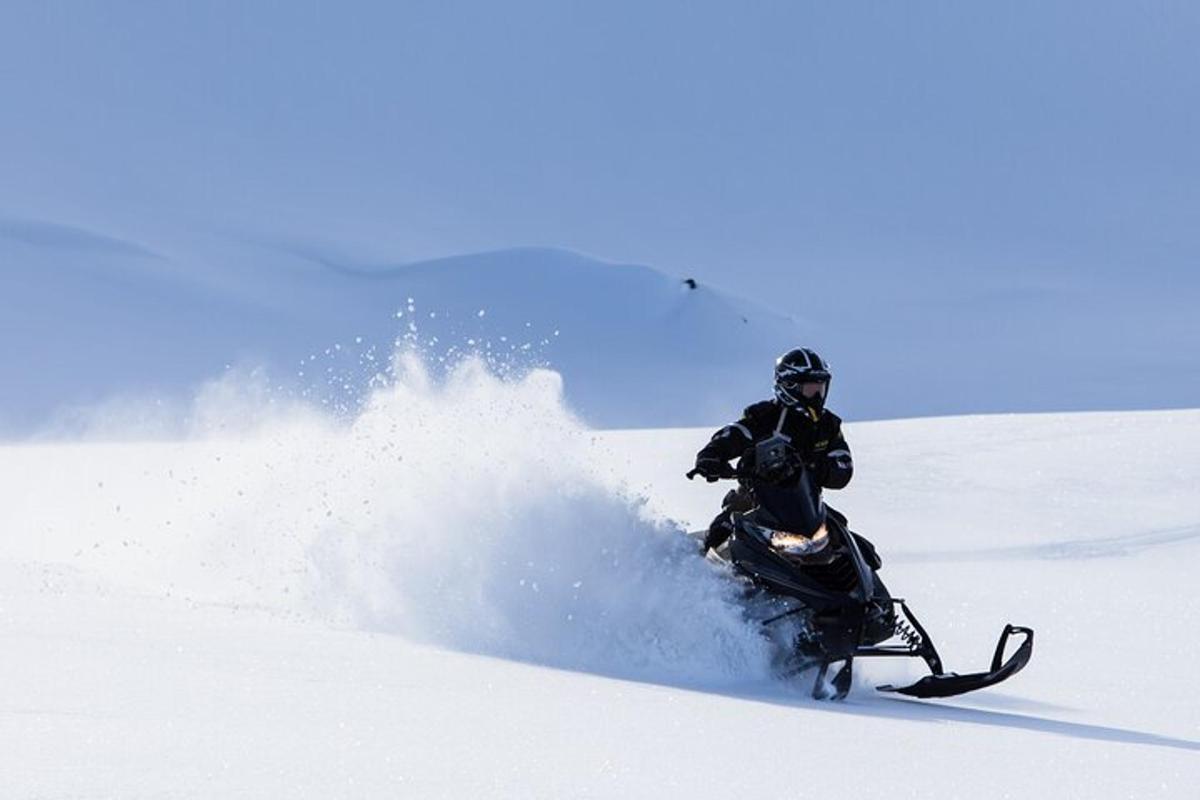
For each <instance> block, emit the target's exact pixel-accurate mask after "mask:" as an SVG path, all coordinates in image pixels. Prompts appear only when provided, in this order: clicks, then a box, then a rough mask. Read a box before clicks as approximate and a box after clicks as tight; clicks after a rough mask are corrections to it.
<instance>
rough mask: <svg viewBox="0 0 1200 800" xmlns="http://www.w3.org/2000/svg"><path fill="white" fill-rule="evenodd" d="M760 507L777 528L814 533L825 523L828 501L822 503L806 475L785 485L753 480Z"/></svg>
mask: <svg viewBox="0 0 1200 800" xmlns="http://www.w3.org/2000/svg"><path fill="white" fill-rule="evenodd" d="M754 495H755V497H756V498H758V504H759V507H760V508H761V509H762V511H763V512H765V513H766V515H768V516H769V517H770V520H761V522H767V521H770V522H774V523H775V525H774V526H773V527H775V528H776V529H777V530H782V531H788V532H789V533H798V534H800V535H802V536H812V535H813V534H814V533H816V532H817V529H818V528H820V527H821V526H822V525H824V524H825V504H824V503H823V502H821V500H820V498H819V496H818V495H817V492H816V490H815V489H814V488H813V486H812V483H811V481H810V480H809V478H808V475H807V474H804V475H801V476H800V479H799V480H798V481H796V482H794V483H791V484H789V485H785V486H778V485H773V484H769V483H765V482H762V481H755V482H754Z"/></svg>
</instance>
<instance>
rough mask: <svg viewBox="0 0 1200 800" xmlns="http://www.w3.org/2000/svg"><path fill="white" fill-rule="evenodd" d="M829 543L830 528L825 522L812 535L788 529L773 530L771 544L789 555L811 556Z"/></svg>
mask: <svg viewBox="0 0 1200 800" xmlns="http://www.w3.org/2000/svg"><path fill="white" fill-rule="evenodd" d="M828 544H829V529H828V528H826V527H825V523H821V527H819V528H817V530H816V533H814V534H813V535H812V536H801V535H800V534H798V533H789V532H787V531H773V532H772V534H771V546H772V547H774V548H775V549H776V550H778V551H779V552H781V553H783V554H784V555H788V556H810V555H812V554H814V553H819V552H821V551H822V550H824V549H825V547H826V546H827V545H828Z"/></svg>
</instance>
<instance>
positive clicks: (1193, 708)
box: [0, 357, 1200, 798]
mask: <svg viewBox="0 0 1200 800" xmlns="http://www.w3.org/2000/svg"><path fill="white" fill-rule="evenodd" d="M397 366H398V370H397V372H396V373H395V376H394V379H393V380H391V381H389V382H388V384H387V385H384V386H378V387H376V388H375V389H374V390H373V391H372V393H371V394H370V396H369V398H368V401H367V402H366V403H365V404H364V405H363V407H362V408H361V409H360V410H359V411H357V412H356V413H354V414H353V415H351V416H350V417H349V418H347V417H346V416H345V415H343V416H342V417H340V418H339V417H337V416H335V415H330V414H329V413H328V412H324V411H322V412H318V411H316V410H314V409H313V408H312V407H299V406H291V407H287V408H283V407H277V408H274V409H273V410H272V411H271V412H270V413H269V414H268V415H267V416H265V417H260V418H258V419H257V420H253V421H251V422H249V423H248V422H247V421H246V420H244V419H243V416H244V415H243V411H244V409H243V407H242V406H240V405H239V398H240V397H241V396H240V395H239V394H238V393H237V392H236V391H232V390H231V391H228V392H225V393H220V392H208V393H206V394H205V395H204V397H203V398H201V399H199V400H198V401H197V405H196V407H197V408H202V410H203V414H204V416H205V419H207V420H209V422H210V425H208V426H207V428H206V430H207V431H208V433H205V434H203V435H201V434H195V435H193V436H190V437H188V438H175V439H160V440H141V441H138V440H127V441H108V442H98V443H70V442H58V443H42V444H9V445H6V446H4V447H3V448H0V485H3V486H4V487H5V497H6V501H5V503H4V504H2V505H0V531H3V533H4V535H3V536H2V537H0V651H2V652H3V653H4V658H3V659H0V736H2V737H3V741H4V742H5V747H4V748H3V749H2V752H0V774H3V775H4V793H5V794H8V795H11V796H14V797H32V796H37V797H68V796H71V797H74V796H120V797H176V798H185V797H206V798H207V797H222V798H236V797H264V796H289V797H320V798H331V797H384V796H404V797H464V796H480V795H486V796H492V797H563V796H573V797H662V796H664V794H666V795H670V796H680V797H698V798H706V797H712V798H725V797H729V796H731V795H735V794H736V795H742V794H748V795H753V796H757V797H797V796H813V797H826V796H837V795H842V794H846V793H854V794H862V795H864V796H887V795H890V794H893V793H896V792H903V793H905V794H911V795H913V796H920V797H971V798H993V797H995V798H1000V797H1013V796H1019V797H1061V798H1073V797H1079V798H1110V797H1111V798H1116V797H1122V798H1123V797H1165V798H1190V797H1192V796H1194V792H1195V786H1196V782H1197V779H1198V778H1200V759H1198V758H1197V755H1198V752H1200V703H1198V701H1197V700H1196V696H1195V693H1194V692H1192V691H1190V684H1191V678H1192V675H1191V673H1192V668H1193V666H1194V665H1195V664H1196V663H1197V662H1198V661H1200V644H1197V642H1196V640H1195V638H1194V636H1192V632H1191V627H1192V626H1191V622H1190V621H1191V620H1193V619H1195V617H1196V615H1197V613H1198V612H1200V607H1198V603H1197V600H1196V596H1195V593H1194V592H1192V591H1191V590H1190V588H1189V587H1190V586H1191V584H1192V580H1191V579H1192V573H1193V571H1194V569H1195V566H1196V563H1197V562H1196V557H1197V552H1198V551H1197V547H1198V538H1200V537H1198V535H1200V499H1198V496H1197V494H1196V492H1195V486H1196V485H1197V481H1198V480H1200V412H1197V411H1178V412H1155V413H1119V414H1118V413H1104V414H1078V415H1036V416H1015V415H1009V416H993V417H961V418H947V419H928V420H920V421H893V422H877V423H861V424H852V425H850V426H848V435H849V438H850V441H851V444H852V446H853V447H854V450H855V453H856V460H857V464H858V474H857V477H856V479H855V481H854V483H852V484H851V486H850V487H849V488H848V489H847V490H845V491H843V492H841V493H839V494H837V495H836V497H835V498H834V497H831V500H832V501H834V502H835V503H836V504H837V505H838V506H839V507H840V508H842V509H843V510H844V511H845V512H846V513H847V514H848V515H849V516H850V518H851V520H852V522H853V524H854V525H855V527H856V528H857V529H859V530H862V531H863V532H865V533H867V534H868V535H869V536H870V537H871V538H873V539H874V541H875V542H876V543H877V545H878V546H879V548H880V550H881V551H882V553H883V556H884V560H885V566H884V575H885V576H886V579H887V580H888V582H889V585H890V586H891V587H892V589H893V591H894V592H896V593H897V594H899V595H901V596H904V597H906V598H907V599H908V601H909V602H910V604H911V605H912V606H913V608H914V609H915V610H916V611H917V613H918V614H919V615H920V616H921V618H922V620H923V621H924V622H925V623H926V625H927V626H928V627H929V629H930V631H931V633H932V634H933V635H934V636H935V638H936V640H937V642H938V645H939V648H940V649H941V651H942V654H943V656H944V657H945V658H946V660H947V662H948V665H949V666H950V667H951V668H954V669H959V670H965V669H972V668H975V667H977V666H980V665H983V664H984V663H986V661H987V659H988V658H989V657H990V648H991V647H992V646H993V644H994V641H995V636H996V635H997V634H998V632H999V630H1000V627H1001V626H1002V625H1003V623H1005V622H1009V621H1012V622H1016V623H1020V624H1026V625H1030V626H1032V627H1034V628H1035V629H1036V631H1037V637H1038V638H1037V646H1036V651H1035V655H1034V660H1033V662H1032V663H1031V665H1030V666H1029V667H1028V668H1027V669H1026V670H1025V671H1024V672H1023V673H1021V674H1020V675H1018V676H1017V677H1016V678H1014V679H1013V680H1012V681H1010V682H1009V683H1006V684H1004V685H1003V686H1001V687H997V688H996V689H993V690H988V691H984V692H980V693H977V694H975V695H973V696H968V697H963V698H958V699H954V700H947V701H926V702H917V701H907V700H897V699H894V698H888V697H884V696H880V695H877V694H875V693H873V691H872V689H871V688H870V687H871V684H873V683H876V682H886V681H890V680H893V679H895V678H897V677H902V674H903V673H904V672H905V671H906V669H907V668H906V667H904V666H893V665H886V664H882V663H873V664H870V665H866V668H865V669H862V670H860V672H859V674H858V682H859V683H858V685H856V688H855V690H854V692H853V693H852V694H851V696H850V698H849V699H848V700H847V701H846V702H844V703H840V704H832V703H817V702H814V701H811V700H808V699H807V698H806V696H805V694H804V692H803V691H801V690H797V689H796V688H794V687H791V686H789V685H786V684H783V683H780V682H778V681H776V680H774V679H772V678H771V677H770V676H769V674H768V669H767V654H766V652H765V650H764V646H763V643H762V642H761V641H760V640H759V639H758V637H757V636H756V635H755V634H754V633H753V631H752V630H750V629H748V628H747V627H746V626H745V624H744V623H743V622H742V621H741V619H740V617H739V614H738V610H737V605H736V602H735V595H736V592H735V590H734V589H733V587H732V586H731V585H730V582H729V580H728V578H727V577H726V576H724V575H722V574H720V573H719V572H717V571H714V570H713V569H712V568H711V566H710V565H709V564H708V563H707V562H705V561H703V560H702V559H700V558H699V557H697V556H696V555H695V553H694V551H693V549H692V546H691V545H690V544H689V543H688V541H687V540H686V539H685V537H683V536H682V535H681V533H680V531H681V530H682V529H685V528H690V527H697V526H699V525H701V524H703V522H704V521H705V520H706V519H707V518H708V517H709V515H710V514H711V513H712V511H713V509H714V508H715V507H716V505H717V503H718V501H719V497H720V494H721V492H722V490H723V489H722V487H721V486H719V485H716V486H714V485H708V484H700V483H689V482H687V481H685V480H684V479H683V477H682V473H683V472H684V470H685V469H686V468H687V467H688V466H689V465H690V462H691V457H692V454H693V452H694V450H695V449H696V447H697V446H698V444H699V443H700V442H702V441H703V440H704V439H705V438H706V437H707V435H708V433H709V431H708V429H676V430H666V429H662V430H637V431H595V430H592V429H589V428H588V427H587V426H585V425H583V424H582V423H581V422H579V421H578V420H577V419H576V418H575V417H574V416H573V415H572V414H571V413H570V412H569V411H568V409H567V407H566V406H565V404H564V402H563V399H562V394H561V392H562V382H561V378H560V377H559V376H558V375H557V374H555V373H552V372H548V371H534V372H531V373H528V374H526V375H524V376H523V377H519V378H518V377H515V376H514V377H509V378H507V379H500V378H497V377H496V376H494V375H493V374H492V373H491V372H489V371H488V370H487V369H486V367H485V365H484V364H483V363H482V362H481V361H478V360H473V361H467V362H464V363H463V364H461V365H459V366H458V367H457V368H455V369H453V370H451V371H450V373H449V374H448V375H445V376H443V377H439V374H438V373H437V371H436V370H430V369H427V368H426V367H425V365H424V364H423V363H422V362H421V361H420V359H418V358H416V357H402V358H400V359H399V360H398V363H397ZM235 423H236V424H235ZM247 426H249V429H247ZM235 429H237V430H240V431H241V432H240V433H239V434H238V435H236V436H235V435H230V434H229V431H231V430H235ZM222 432H224V433H222ZM848 762H849V763H848Z"/></svg>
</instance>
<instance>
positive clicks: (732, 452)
mask: <svg viewBox="0 0 1200 800" xmlns="http://www.w3.org/2000/svg"><path fill="white" fill-rule="evenodd" d="M746 423H747V420H746V419H745V418H743V419H740V420H738V421H737V422H734V423H732V424H730V425H726V426H725V427H724V428H721V429H720V430H719V431H717V432H716V433H714V434H713V435H712V438H711V439H709V440H708V444H706V445H704V447H702V448H701V449H700V452H699V453H697V454H696V458H697V459H701V458H719V459H720V460H722V461H729V460H731V459H734V458H737V457H738V456H740V455H741V454H742V453H744V452H746V448H747V447H749V446H750V445H752V444H753V443H754V436H753V434H751V432H750V427H749V426H748V425H747V424H746Z"/></svg>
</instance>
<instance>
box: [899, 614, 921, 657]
mask: <svg viewBox="0 0 1200 800" xmlns="http://www.w3.org/2000/svg"><path fill="white" fill-rule="evenodd" d="M895 632H896V636H898V637H900V639H901V640H902V641H903V642H904V643H905V644H907V645H908V646H909V647H911V648H912V649H913V650H920V649H921V645H922V644H923V640H922V639H921V634H919V633H917V631H916V630H914V629H913V627H912V626H911V625H909V624H908V620H906V619H904V618H903V617H900V616H897V617H896V630H895Z"/></svg>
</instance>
